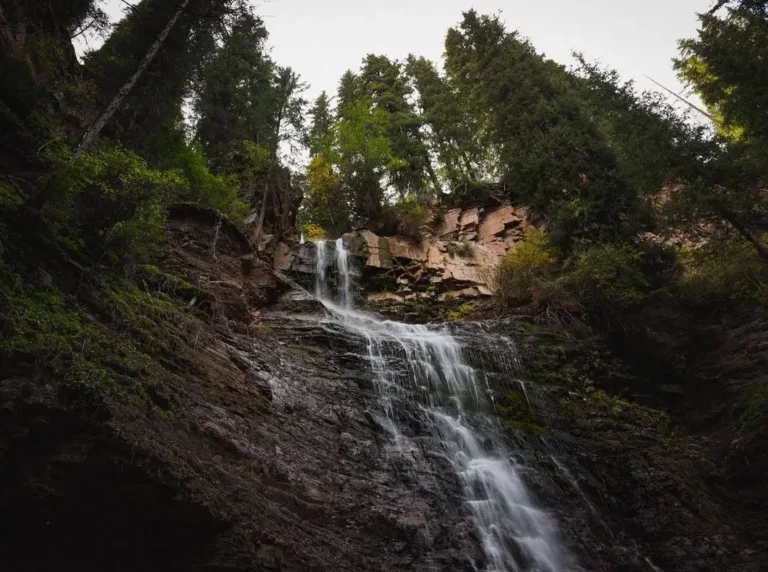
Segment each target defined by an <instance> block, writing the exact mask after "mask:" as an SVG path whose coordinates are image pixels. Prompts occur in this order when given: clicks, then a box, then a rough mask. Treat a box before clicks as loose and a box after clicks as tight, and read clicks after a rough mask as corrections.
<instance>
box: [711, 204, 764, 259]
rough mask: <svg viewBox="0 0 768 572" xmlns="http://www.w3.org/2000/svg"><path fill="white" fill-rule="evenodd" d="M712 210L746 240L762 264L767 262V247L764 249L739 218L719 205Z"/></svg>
mask: <svg viewBox="0 0 768 572" xmlns="http://www.w3.org/2000/svg"><path fill="white" fill-rule="evenodd" d="M714 208H715V211H717V213H718V214H719V215H720V216H721V217H723V219H724V220H726V221H727V222H728V223H729V224H730V225H731V226H732V227H733V228H734V229H735V230H736V231H737V232H738V233H739V234H740V235H741V236H742V237H743V238H744V239H745V240H747V241H748V242H749V243H750V244H751V245H752V246H754V247H755V250H756V251H757V254H758V256H760V258H761V259H762V261H763V262H768V247H766V246H765V245H764V244H763V243H762V242H761V241H760V238H758V236H757V235H756V234H755V233H754V232H752V230H751V229H749V228H748V227H747V225H745V224H744V223H743V222H742V221H741V220H739V217H738V216H737V215H736V214H735V213H733V212H731V210H730V209H728V208H726V207H725V206H723V205H722V204H721V203H719V202H717V203H714Z"/></svg>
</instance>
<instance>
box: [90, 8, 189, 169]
mask: <svg viewBox="0 0 768 572" xmlns="http://www.w3.org/2000/svg"><path fill="white" fill-rule="evenodd" d="M188 5H189V0H182V3H181V4H180V5H179V7H178V8H177V9H176V11H175V12H174V13H173V16H171V18H170V19H169V20H168V22H167V23H166V25H165V27H164V28H163V29H162V30H161V31H160V34H158V36H157V37H156V38H155V40H154V41H153V42H152V43H151V44H150V46H149V49H148V50H147V53H146V54H144V57H143V58H142V59H141V61H140V62H139V65H138V66H137V68H136V71H135V72H133V75H131V76H130V77H129V78H128V80H127V81H126V82H125V83H124V84H123V85H122V86H121V87H120V89H119V90H117V93H116V94H115V96H114V97H113V98H112V100H111V101H110V102H109V104H108V105H107V107H106V108H105V109H104V111H102V112H101V115H99V117H98V118H97V119H96V121H94V122H93V123H92V124H91V126H90V127H89V128H88V129H87V130H86V132H85V135H84V136H83V140H82V141H81V142H80V145H78V147H77V151H75V160H77V159H78V158H79V157H80V155H82V153H83V151H85V149H87V148H88V146H89V145H90V144H91V142H93V140H94V139H95V138H96V137H98V135H99V133H101V130H102V129H104V126H105V125H106V124H107V121H109V120H110V119H111V118H112V116H113V115H114V114H115V112H116V111H117V110H118V109H119V108H120V106H121V105H122V103H123V100H124V99H125V97H126V96H127V95H128V93H130V91H131V89H133V86H135V85H136V82H137V81H139V78H141V76H142V75H143V74H144V72H145V71H146V69H147V68H148V67H149V64H151V63H152V60H153V59H154V58H155V56H156V55H157V52H158V51H159V50H160V47H161V46H162V45H163V42H165V40H166V38H167V37H168V35H169V34H170V33H171V31H172V30H173V28H174V26H176V22H178V21H179V18H181V15H182V14H183V13H184V10H185V9H186V8H187V6H188Z"/></svg>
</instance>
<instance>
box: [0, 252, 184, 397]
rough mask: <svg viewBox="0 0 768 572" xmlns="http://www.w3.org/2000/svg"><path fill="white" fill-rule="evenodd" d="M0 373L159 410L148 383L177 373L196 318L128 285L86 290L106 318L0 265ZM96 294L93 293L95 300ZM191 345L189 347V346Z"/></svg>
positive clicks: (166, 300) (160, 296)
mask: <svg viewBox="0 0 768 572" xmlns="http://www.w3.org/2000/svg"><path fill="white" fill-rule="evenodd" d="M0 270H1V271H2V273H0V370H2V372H3V374H4V375H13V374H14V373H19V374H23V375H32V376H38V375H40V374H47V375H48V376H50V377H51V378H52V379H54V380H56V381H59V382H61V383H62V384H63V385H64V386H65V387H68V388H70V389H72V390H75V391H76V392H77V394H78V395H81V396H90V397H89V398H90V399H93V400H94V401H101V400H103V399H107V400H110V399H112V400H118V401H121V402H123V403H128V404H135V405H139V404H145V405H146V406H148V407H151V408H155V405H154V404H153V402H152V400H151V399H150V398H149V396H148V393H147V387H149V386H152V385H161V384H162V383H163V382H164V381H165V380H167V379H168V378H169V377H172V376H173V375H175V374H174V373H172V372H169V371H168V370H167V369H165V368H164V366H163V365H162V364H163V363H167V361H168V359H169V357H170V359H171V360H173V361H174V363H175V364H176V365H177V366H178V363H180V362H181V361H183V359H182V358H181V357H180V356H183V355H184V351H185V350H187V351H188V345H189V343H188V340H187V339H186V338H187V337H189V336H186V335H185V332H188V331H190V330H192V329H195V331H198V330H199V327H198V326H196V322H197V321H196V319H195V318H194V317H193V316H191V315H189V314H188V313H186V312H185V311H184V308H183V307H181V306H179V305H178V304H176V303H174V302H173V301H172V300H171V299H169V298H168V297H167V296H166V295H164V294H162V293H160V294H157V295H151V294H148V293H147V292H144V291H142V290H140V289H139V288H137V287H136V286H135V285H133V284H131V283H128V282H119V283H116V284H113V285H112V286H111V287H110V288H109V289H108V290H107V291H106V292H104V291H95V292H91V293H90V294H89V299H90V300H91V302H90V303H89V306H90V305H92V306H94V307H99V308H103V309H104V310H103V311H104V313H105V314H106V315H107V316H108V318H109V321H108V322H107V323H104V322H103V320H99V319H98V317H97V316H95V315H91V314H90V313H88V312H86V311H84V310H83V309H82V308H80V307H79V306H78V305H77V301H76V300H75V299H72V298H69V297H67V296H65V295H64V294H62V293H61V292H60V291H58V290H56V289H54V288H48V287H41V286H33V285H29V284H25V283H24V281H23V280H22V278H21V277H19V276H15V275H13V274H12V273H11V272H10V270H9V269H8V268H7V267H0ZM97 296H98V298H94V297H97ZM185 346H186V347H185Z"/></svg>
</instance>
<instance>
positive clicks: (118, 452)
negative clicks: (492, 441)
mask: <svg viewBox="0 0 768 572" xmlns="http://www.w3.org/2000/svg"><path fill="white" fill-rule="evenodd" d="M466 214H467V211H465V212H464V213H458V212H454V213H448V215H446V220H448V221H449V222H448V223H447V224H446V225H445V226H444V227H441V229H444V232H443V230H439V231H435V232H434V233H433V234H432V235H431V236H430V237H428V238H427V239H425V241H424V243H423V244H421V245H413V244H408V243H406V242H404V241H402V240H399V239H394V238H382V237H372V236H371V235H370V234H366V233H359V234H357V235H355V236H352V237H347V240H348V242H349V243H354V241H355V240H357V241H358V245H359V246H358V250H357V256H358V257H359V261H358V273H359V274H360V276H361V279H362V280H363V281H364V282H363V283H364V284H368V285H370V287H371V289H372V290H371V293H370V294H371V295H375V294H381V293H382V292H385V291H387V292H388V291H389V290H388V288H392V289H393V291H392V292H390V293H391V294H393V295H396V296H399V297H401V298H402V299H403V303H405V300H406V298H407V297H408V296H421V295H423V294H426V295H427V296H428V298H429V299H431V300H434V301H435V302H437V301H439V299H440V297H441V296H444V295H446V294H448V293H451V292H453V293H456V292H461V291H462V290H466V289H468V288H473V289H475V290H476V292H477V293H476V294H475V293H473V296H482V291H481V288H482V287H483V285H484V283H483V282H482V281H480V276H481V274H480V270H481V269H482V268H483V265H482V264H481V263H480V260H492V258H491V257H492V256H495V257H498V256H501V255H502V254H503V252H506V251H507V250H508V249H509V248H513V247H514V243H515V241H516V240H518V239H519V238H520V237H521V234H522V231H523V229H524V228H525V226H526V225H528V224H530V223H529V222H528V220H527V218H526V217H523V216H522V215H523V213H521V211H518V210H515V209H512V208H511V207H502V208H500V209H495V210H490V211H486V212H481V211H479V210H478V211H474V214H473V211H469V215H468V216H465V215H466ZM450 221H453V222H450ZM462 221H464V222H462ZM214 223H215V218H214V217H213V216H212V215H210V214H209V213H205V212H201V211H196V210H194V209H187V210H178V211H176V212H175V213H174V216H173V217H172V218H171V221H170V223H169V239H168V242H167V244H165V247H164V250H165V256H164V259H163V260H162V261H161V263H160V264H159V265H158V266H159V268H158V272H157V274H158V275H159V276H162V278H161V279H159V280H157V281H154V282H149V281H145V282H144V283H143V284H142V288H143V289H144V290H145V292H146V294H148V295H151V296H160V295H161V294H162V296H163V299H164V300H165V299H166V297H169V298H170V299H172V300H173V301H174V304H175V307H176V308H177V309H178V310H179V312H184V316H186V317H185V318H184V319H180V318H179V315H178V314H174V313H172V312H170V311H167V310H164V312H162V313H160V314H159V315H157V316H155V317H154V318H153V319H154V320H155V322H154V324H153V325H151V327H152V332H153V333H154V334H155V335H156V336H157V337H156V338H153V339H154V340H156V341H155V342H154V343H156V344H163V347H166V346H165V344H167V348H168V349H167V350H163V349H162V348H160V349H159V351H157V353H156V354H154V355H155V356H156V357H155V359H154V362H153V364H154V365H153V366H152V367H151V368H150V367H149V366H146V365H141V366H137V369H135V370H134V371H130V372H128V373H127V375H128V377H129V378H131V379H134V380H136V383H138V384H139V385H140V386H141V388H142V391H141V392H138V393H126V392H124V391H119V392H108V393H100V392H98V391H96V392H95V393H94V392H90V393H83V391H82V390H77V391H75V390H73V388H72V387H71V386H70V385H68V384H67V383H66V380H64V379H59V378H56V377H55V376H51V375H49V374H42V373H40V372H39V371H38V370H37V369H35V368H34V367H27V366H25V367H23V368H22V367H21V366H18V367H17V366H14V367H11V365H13V364H5V363H4V369H3V372H2V373H0V395H2V408H0V427H2V431H0V478H1V479H2V484H3V487H2V491H0V536H1V537H2V538H3V542H2V543H0V561H2V562H3V563H5V564H6V566H7V567H8V569H10V570H29V571H32V570H35V571H41V570H51V571H54V570H74V569H76V570H81V571H90V570H93V571H96V570H99V571H102V570H126V571H127V570H137V569H147V570H155V569H162V570H197V571H208V572H213V571H223V570H229V571H258V570H265V571H269V570H271V571H277V570H284V571H296V572H299V571H327V572H331V571H334V572H336V571H340V572H344V571H350V572H352V571H363V570H364V571H382V572H383V571H391V570H400V569H402V570H417V571H425V572H426V571H433V570H457V571H460V570H467V571H470V570H472V569H473V567H472V563H471V561H472V560H475V561H476V562H480V563H482V561H483V557H482V554H481V553H482V551H481V548H480V539H479V538H478V537H477V533H476V531H475V527H474V526H473V521H472V515H471V512H470V511H469V510H468V508H467V506H466V503H465V502H464V496H463V492H462V487H461V484H460V483H459V482H458V479H457V477H456V475H455V473H454V472H453V471H452V469H451V468H450V466H449V462H448V460H447V459H446V458H445V457H444V456H441V455H434V456H431V457H429V458H428V459H427V461H426V462H425V463H424V464H423V465H420V467H421V468H420V469H418V470H417V471H415V472H414V470H413V465H411V464H408V463H407V461H408V459H407V458H405V457H404V458H402V459H401V460H400V461H398V460H397V459H396V458H395V459H393V457H392V456H388V455H385V454H384V451H385V450H386V449H387V447H388V442H389V441H388V439H389V437H388V435H387V433H386V431H385V430H384V429H383V427H382V426H381V423H380V422H379V421H378V420H377V417H378V413H379V407H380V404H379V403H378V401H377V399H376V391H375V389H374V380H373V377H372V374H371V371H370V366H369V363H368V360H367V355H366V349H365V342H364V340H362V339H360V338H359V337H356V336H354V335H350V334H349V332H346V331H344V330H342V329H339V328H336V327H334V326H333V325H332V324H330V323H329V322H328V321H327V320H326V319H325V317H324V316H325V314H324V310H323V308H322V307H321V306H320V305H319V304H318V303H317V302H316V301H315V300H314V299H313V298H312V297H311V296H310V295H308V294H307V293H306V292H305V291H303V290H302V289H301V288H300V287H299V286H298V285H297V284H296V283H295V282H294V281H293V280H292V279H291V278H289V277H287V276H285V275H284V274H282V273H281V272H275V271H274V270H273V268H272V264H271V263H269V264H268V263H266V262H264V261H262V260H260V259H259V258H258V256H257V255H256V254H255V253H254V251H253V249H252V248H251V247H250V245H249V243H248V241H247V240H246V239H245V238H244V237H243V236H242V235H241V234H240V233H239V232H238V231H237V229H235V228H234V227H228V226H226V225H224V226H222V227H221V228H220V229H219V230H218V231H217V230H216V227H215V224H214ZM463 239H466V240H467V241H468V242H470V243H472V248H473V249H477V251H478V252H481V253H484V254H482V256H481V257H477V256H476V257H473V258H470V257H461V256H453V255H451V253H450V252H449V248H450V247H449V245H451V244H454V243H459V244H461V243H462V242H461V241H462V240H463ZM371 245H376V246H377V247H378V250H375V249H373V248H372V247H371ZM366 249H367V250H366ZM443 249H444V250H443ZM435 252H437V253H438V254H437V256H439V257H444V259H443V258H440V260H439V261H438V260H437V258H436V255H435V254H434V253H435ZM386 253H389V256H387V254H386ZM430 253H432V254H430ZM430 256H431V257H432V258H431V260H432V262H430ZM42 264H43V266H44V264H45V263H44V262H43V263H42ZM313 264H314V261H313V259H312V253H311V246H309V245H306V246H304V247H303V248H301V249H299V250H298V251H297V252H296V253H293V254H291V257H290V259H289V260H288V261H285V260H283V261H282V262H281V261H280V258H279V257H278V266H280V267H282V268H290V270H291V271H292V272H293V273H294V275H295V276H296V277H297V278H299V279H302V277H306V278H308V279H310V280H311V279H312V276H311V274H310V272H311V270H312V268H313ZM430 265H431V266H430ZM406 277H408V282H407V283H405V282H403V283H398V279H400V280H405V278H406ZM377 284H382V285H383V286H380V287H378V289H376V287H375V285H377ZM161 291H162V292H161ZM363 293H364V294H368V293H367V292H363ZM363 293H361V294H363ZM466 295H467V296H468V295H469V294H466ZM374 299H375V297H374ZM81 311H82V312H83V313H84V315H86V316H87V317H88V319H89V320H91V321H94V322H99V323H102V324H103V325H104V327H108V328H110V329H111V330H113V331H115V332H116V335H119V336H122V337H121V339H122V340H123V344H124V347H125V349H126V351H128V350H129V349H130V348H132V347H133V346H134V345H137V344H139V340H140V335H141V333H142V331H143V330H142V329H140V328H144V327H150V324H145V323H144V321H143V320H142V321H141V322H139V323H138V325H137V326H136V327H134V326H130V327H127V326H125V325H124V324H118V323H113V322H109V320H108V319H107V316H106V315H105V314H104V313H103V312H102V311H100V306H99V303H98V301H96V300H94V301H92V302H91V304H90V305H89V306H88V307H83V308H81ZM450 327H451V328H452V331H453V332H454V334H455V335H456V336H457V337H459V338H461V339H462V340H463V342H464V343H465V344H466V345H467V348H468V352H469V353H470V354H471V355H475V356H482V355H483V352H488V351H489V350H490V351H494V352H497V350H496V349H494V348H490V347H489V341H488V340H489V339H490V338H489V337H487V336H488V335H489V334H490V333H494V334H505V335H507V336H508V337H509V338H511V339H513V340H515V342H516V344H517V352H518V357H519V358H520V363H521V364H522V369H521V370H519V373H518V374H516V376H515V378H514V379H512V378H510V377H509V376H508V375H504V374H502V373H500V372H498V371H495V370H494V369H493V368H492V367H491V366H481V365H479V367H485V368H486V370H487V371H486V370H484V371H485V373H486V376H485V379H486V380H487V381H486V383H487V390H488V391H489V392H490V393H491V394H492V395H493V396H494V403H495V408H496V409H495V412H496V416H497V420H498V423H499V424H500V425H501V426H502V429H503V430H502V434H503V438H504V439H505V441H506V442H507V444H508V446H509V449H510V450H511V451H512V452H513V457H514V460H515V462H516V463H517V464H518V465H519V466H520V467H521V475H522V478H523V479H524V481H525V483H526V484H527V486H528V488H529V489H530V490H531V491H532V492H533V493H534V496H535V499H536V503H537V505H538V506H540V507H541V508H542V510H546V511H548V512H549V513H551V514H552V515H554V516H555V518H556V519H557V521H558V522H559V524H560V529H561V535H562V537H563V538H562V540H563V544H564V545H565V546H566V548H567V549H568V550H569V551H570V552H571V553H572V554H573V555H574V556H575V558H576V559H577V560H578V562H579V566H580V568H577V567H576V565H573V566H571V567H570V568H568V569H569V570H579V569H581V570H585V571H587V570H589V571H594V572H600V571H604V572H615V571H625V572H651V571H656V570H664V571H666V572H674V571H682V572H694V571H695V572H716V571H717V572H722V571H733V572H736V571H739V572H741V571H747V572H759V571H760V570H764V569H768V560H767V558H768V556H766V555H768V545H767V544H766V530H767V529H768V527H766V523H765V518H764V516H763V515H764V514H765V508H766V505H765V502H766V500H765V497H764V495H763V493H764V487H762V486H761V483H764V482H765V476H766V473H765V471H766V465H765V463H764V460H765V459H764V456H760V455H761V453H760V448H759V446H758V445H759V444H760V443H762V442H764V441H761V439H764V435H765V431H764V429H765V428H764V427H762V428H761V427H751V428H750V429H749V432H745V433H743V436H744V437H749V438H748V439H745V440H743V441H742V442H741V444H739V443H736V444H735V445H733V446H731V445H730V443H731V442H732V441H733V440H734V439H735V438H736V436H735V435H733V434H732V433H728V432H726V431H725V430H724V425H720V426H718V421H717V420H718V419H720V420H722V419H723V415H725V413H724V411H723V410H721V409H718V408H717V407H712V403H713V401H707V402H706V403H701V402H696V401H695V400H694V396H696V395H699V396H703V392H704V389H706V388H709V389H706V391H712V386H713V384H714V382H713V381H712V380H713V378H712V376H714V375H718V374H720V375H721V376H725V377H727V378H728V379H727V380H725V381H726V383H725V384H715V385H716V386H717V387H724V388H725V389H724V393H722V395H721V397H722V399H724V400H726V401H728V402H736V396H737V395H739V394H740V393H739V392H740V391H741V388H742V387H743V386H745V385H747V384H750V383H753V384H754V383H762V379H763V374H762V373H760V366H759V363H758V362H755V361H753V360H751V359H750V358H747V357H745V356H747V355H748V354H749V352H751V351H752V350H754V349H755V348H756V347H757V346H756V345H755V344H757V345H760V344H761V343H762V342H761V341H760V340H762V337H761V334H760V331H759V328H758V327H757V326H755V327H753V328H751V329H750V328H746V329H745V328H741V329H738V328H733V329H729V330H727V333H725V334H723V335H721V336H715V337H713V338H712V339H711V340H709V341H708V344H706V345H704V346H702V354H701V356H699V357H700V359H699V360H698V362H697V363H699V364H700V367H699V369H698V370H697V371H692V372H691V373H690V375H691V381H690V385H686V390H685V391H689V389H690V393H688V394H687V396H690V398H689V397H686V398H687V399H690V400H689V401H688V403H689V407H690V409H691V411H690V412H691V413H693V411H694V410H695V411H699V412H701V415H700V416H699V417H698V419H694V418H693V417H690V418H689V417H687V416H684V415H678V414H674V413H670V412H669V409H668V408H666V407H665V406H664V404H663V403H662V404H661V405H659V404H656V405H653V404H649V403H645V404H643V403H638V402H636V401H633V400H631V399H627V398H625V397H621V396H620V395H619V394H618V389H619V388H622V387H625V386H636V385H638V384H642V383H645V382H646V381H647V380H644V379H642V378H640V377H639V374H637V372H634V371H633V370H632V369H631V368H629V367H628V366H626V365H625V364H624V363H623V362H622V361H621V360H619V359H617V358H616V357H615V356H614V355H612V354H611V352H610V351H609V350H608V349H607V348H606V347H605V345H604V344H603V343H602V342H601V341H600V340H597V339H580V340H574V339H572V338H568V337H567V336H563V335H561V334H560V333H557V332H554V331H551V330H549V329H547V328H544V327H542V326H540V325H537V324H535V323H533V322H531V321H528V320H525V319H517V320H506V321H491V322H484V323H480V324H472V323H466V324H465V323H461V322H458V323H455V324H453V325H451V326H450ZM137 328H139V329H137ZM755 328H757V329H755ZM760 347H762V346H760ZM83 351H84V352H86V351H87V349H86V348H85V346H84V349H83ZM497 353H498V352H497ZM758 355H759V356H761V355H762V354H758ZM735 356H740V357H738V359H737V358H736V357H735ZM115 359H117V358H115ZM729 359H730V361H728V360H729ZM760 359H761V358H760ZM724 360H725V361H726V362H727V363H728V364H730V365H728V367H725V368H724V367H723V365H722V364H723V362H724ZM482 361H483V360H482V359H480V358H478V363H480V362H482ZM486 361H487V360H486ZM120 363H122V362H120ZM121 367H124V366H121ZM729 380H730V382H729ZM697 381H698V383H699V385H696V382H697ZM688 388H689V389H688ZM726 409H727V407H726ZM736 413H738V412H736ZM422 423H423V420H422V419H421V418H420V417H419V415H417V414H416V413H414V415H413V416H412V418H411V420H410V422H409V424H408V431H409V432H410V433H412V434H413V435H415V436H421V437H422V438H423V439H424V440H427V439H430V438H431V439H434V436H432V437H430V436H429V434H428V432H427V431H426V430H425V428H424V427H423V425H422ZM705 426H706V427H707V428H708V429H707V430H705ZM417 442H426V441H419V440H418V439H417ZM429 449H430V448H428V447H424V448H423V450H429ZM406 467H407V468H408V470H404V469H405V468H406ZM761 495H763V496H761Z"/></svg>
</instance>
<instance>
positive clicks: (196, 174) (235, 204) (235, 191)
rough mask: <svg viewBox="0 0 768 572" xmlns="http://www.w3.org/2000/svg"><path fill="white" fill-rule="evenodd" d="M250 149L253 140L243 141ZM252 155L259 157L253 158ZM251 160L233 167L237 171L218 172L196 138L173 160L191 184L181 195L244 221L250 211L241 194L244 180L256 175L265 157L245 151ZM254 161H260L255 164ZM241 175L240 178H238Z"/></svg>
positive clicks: (185, 198)
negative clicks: (212, 167) (232, 173)
mask: <svg viewBox="0 0 768 572" xmlns="http://www.w3.org/2000/svg"><path fill="white" fill-rule="evenodd" d="M243 145H244V146H246V149H247V150H250V151H252V147H250V145H251V144H250V142H247V141H246V142H244V143H243ZM253 155H256V158H255V159H253V158H252V157H253ZM246 157H248V159H250V161H243V165H242V166H238V168H237V169H235V168H234V167H231V168H230V172H235V173H236V174H235V175H217V174H214V173H212V172H211V171H210V170H209V167H208V162H207V160H206V158H205V156H204V155H203V151H202V148H201V146H200V144H199V143H197V142H193V143H191V144H189V145H188V146H186V147H185V148H184V149H183V150H182V152H181V153H180V154H178V155H177V156H176V159H175V161H174V163H175V164H176V165H178V167H179V168H180V169H181V170H182V172H183V173H184V176H185V177H186V179H187V181H188V183H189V185H188V188H187V190H186V191H185V192H184V194H183V195H181V196H180V197H179V198H180V199H182V200H186V201H190V202H194V203H196V204H199V205H200V206H202V207H206V208H210V209H213V210H215V211H216V212H218V213H221V214H222V215H224V216H226V217H227V218H229V219H230V220H232V221H233V222H235V223H236V224H241V225H242V224H244V223H245V218H246V216H247V215H248V206H247V205H246V204H245V203H244V202H243V201H242V200H241V198H240V189H241V184H242V181H243V180H247V181H250V180H252V179H255V177H256V175H255V174H254V173H253V171H255V170H256V169H258V165H259V164H263V162H264V161H265V159H263V158H260V157H259V155H258V154H257V153H253V152H252V154H251V155H246ZM254 164H255V165H257V166H256V167H254ZM238 177H239V179H240V181H238Z"/></svg>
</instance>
